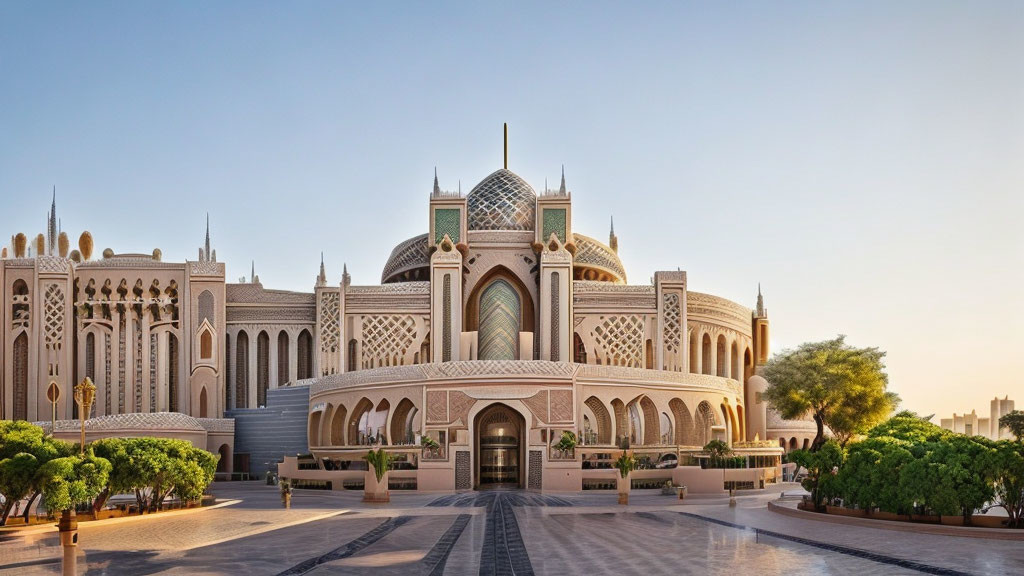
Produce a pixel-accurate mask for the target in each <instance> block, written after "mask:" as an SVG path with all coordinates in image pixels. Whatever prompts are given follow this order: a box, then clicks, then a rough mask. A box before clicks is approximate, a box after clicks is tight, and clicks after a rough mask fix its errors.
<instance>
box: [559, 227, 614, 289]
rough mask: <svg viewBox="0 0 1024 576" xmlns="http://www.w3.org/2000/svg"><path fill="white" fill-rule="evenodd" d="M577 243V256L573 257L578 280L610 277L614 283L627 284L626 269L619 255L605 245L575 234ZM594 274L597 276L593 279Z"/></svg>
mask: <svg viewBox="0 0 1024 576" xmlns="http://www.w3.org/2000/svg"><path fill="white" fill-rule="evenodd" d="M572 236H573V239H575V241H576V255H575V256H574V257H573V261H572V264H573V272H574V274H575V276H576V279H577V280H600V279H602V278H601V277H602V276H605V275H607V276H610V277H611V278H612V280H613V281H616V282H621V283H623V284H625V283H626V269H625V268H623V266H622V261H621V260H619V256H618V254H616V253H615V251H614V250H612V249H611V248H609V247H608V246H605V245H604V244H602V243H600V242H598V241H597V240H594V239H593V238H591V237H589V236H584V235H582V234H573V235H572ZM591 273H594V274H596V276H594V277H591V276H592V275H593V274H591Z"/></svg>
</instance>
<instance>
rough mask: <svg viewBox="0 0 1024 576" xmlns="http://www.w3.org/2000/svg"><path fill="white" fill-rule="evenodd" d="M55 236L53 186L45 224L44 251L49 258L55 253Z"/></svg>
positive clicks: (54, 193)
mask: <svg viewBox="0 0 1024 576" xmlns="http://www.w3.org/2000/svg"><path fill="white" fill-rule="evenodd" d="M57 234H58V232H57V187H56V186H54V187H53V201H52V202H51V203H50V214H49V217H48V218H47V222H46V249H47V254H49V255H50V256H53V255H54V254H56V253H57ZM40 256H42V254H40Z"/></svg>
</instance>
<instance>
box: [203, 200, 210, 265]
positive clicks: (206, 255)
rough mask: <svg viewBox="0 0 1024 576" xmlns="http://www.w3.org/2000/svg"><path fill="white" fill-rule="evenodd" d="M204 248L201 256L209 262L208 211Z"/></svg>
mask: <svg viewBox="0 0 1024 576" xmlns="http://www.w3.org/2000/svg"><path fill="white" fill-rule="evenodd" d="M204 248H205V249H204V251H203V257H204V259H205V260H206V261H207V262H209V261H210V260H211V257H210V213H209V212H207V213H206V243H205V244H204Z"/></svg>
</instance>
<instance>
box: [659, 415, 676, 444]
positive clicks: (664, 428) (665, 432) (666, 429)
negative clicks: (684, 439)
mask: <svg viewBox="0 0 1024 576" xmlns="http://www.w3.org/2000/svg"><path fill="white" fill-rule="evenodd" d="M660 441H661V443H662V444H672V443H673V442H672V420H671V419H669V417H668V414H665V413H664V412H662V413H661V438H660Z"/></svg>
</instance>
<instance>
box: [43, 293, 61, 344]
mask: <svg viewBox="0 0 1024 576" xmlns="http://www.w3.org/2000/svg"><path fill="white" fill-rule="evenodd" d="M43 322H44V323H43V335H44V336H45V338H46V340H45V342H46V345H47V347H49V348H56V349H59V348H60V342H61V337H62V336H63V335H64V290H62V289H61V287H60V286H58V285H57V284H50V285H49V286H47V287H46V308H45V311H44V320H43Z"/></svg>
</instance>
